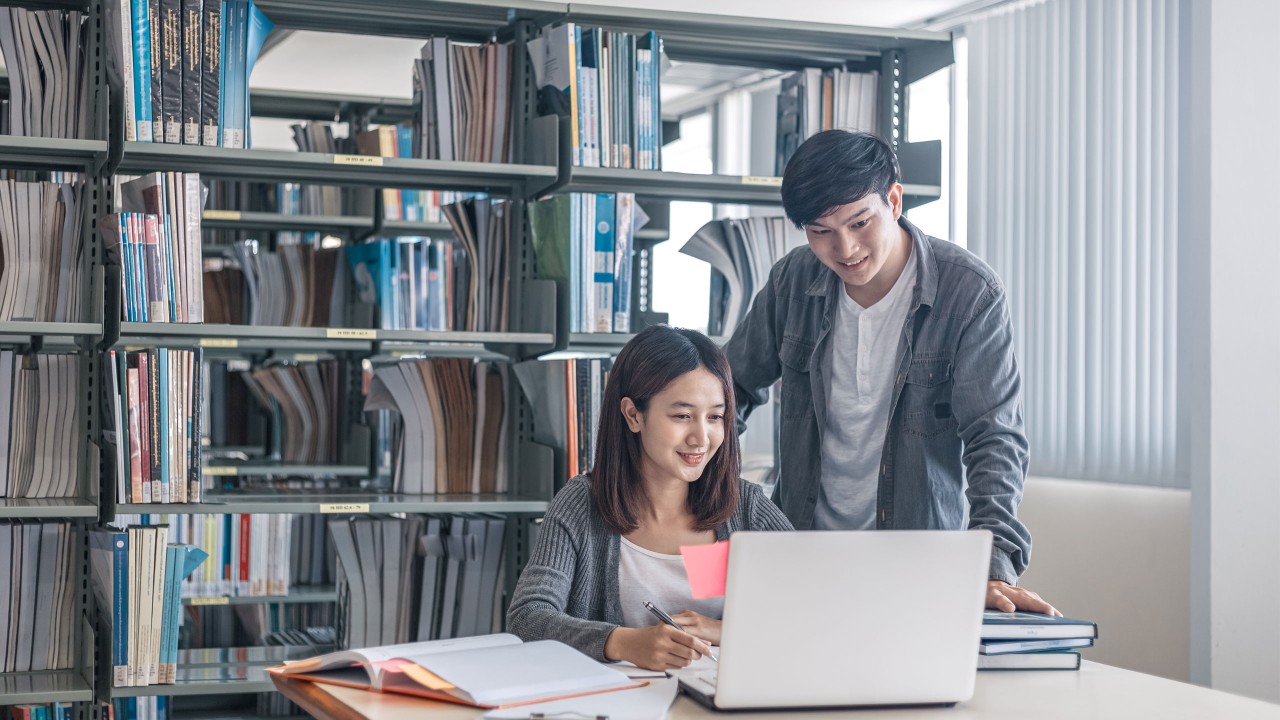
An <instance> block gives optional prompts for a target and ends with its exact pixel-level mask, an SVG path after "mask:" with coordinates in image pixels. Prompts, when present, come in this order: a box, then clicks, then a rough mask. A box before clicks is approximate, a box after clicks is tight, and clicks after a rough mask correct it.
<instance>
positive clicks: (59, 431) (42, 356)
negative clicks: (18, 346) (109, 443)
mask: <svg viewBox="0 0 1280 720" xmlns="http://www.w3.org/2000/svg"><path fill="white" fill-rule="evenodd" d="M80 371H81V365H80V358H79V357H78V356H76V355H56V354H51V353H31V354H26V355H21V354H18V353H16V352H14V351H13V350H9V349H0V497H12V498H66V497H76V496H77V495H78V494H79V485H80V482H79V481H80V472H81V465H82V463H81V461H80V455H79V450H80V447H81V446H80V444H79V433H80V430H81V425H82V423H83V419H84V403H83V402H81V401H80Z"/></svg>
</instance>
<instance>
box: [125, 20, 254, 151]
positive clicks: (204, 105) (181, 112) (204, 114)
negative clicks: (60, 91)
mask: <svg viewBox="0 0 1280 720" xmlns="http://www.w3.org/2000/svg"><path fill="white" fill-rule="evenodd" d="M105 5H106V13H107V16H106V25H107V27H106V30H107V35H108V38H109V40H108V42H109V45H110V50H111V58H112V63H111V70H112V71H113V72H112V74H113V77H114V78H118V79H119V82H120V87H121V89H122V91H123V93H124V111H125V139H126V140H130V141H138V142H163V143H181V144H183V145H209V146H218V145H220V146H223V147H233V148H243V147H248V127H249V75H250V74H251V73H252V72H253V66H254V63H255V62H256V61H257V59H258V53H259V51H260V50H261V49H262V44H263V42H265V41H266V39H267V34H268V33H270V32H271V29H272V27H273V26H272V24H271V21H270V20H268V19H267V18H266V16H265V15H263V14H262V13H261V12H259V11H258V9H257V8H256V7H255V6H254V4H253V0H216V1H215V0H203V1H202V0H108V2H106V3H105Z"/></svg>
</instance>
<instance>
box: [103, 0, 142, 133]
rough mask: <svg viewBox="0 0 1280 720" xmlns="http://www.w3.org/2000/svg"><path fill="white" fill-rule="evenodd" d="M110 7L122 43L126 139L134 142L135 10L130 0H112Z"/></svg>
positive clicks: (135, 115) (122, 82)
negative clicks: (113, 13)
mask: <svg viewBox="0 0 1280 720" xmlns="http://www.w3.org/2000/svg"><path fill="white" fill-rule="evenodd" d="M110 2H111V3H112V4H111V6H110V7H112V8H114V12H115V13H116V15H115V17H114V19H115V20H116V23H117V27H116V31H117V33H118V34H117V38H118V39H119V41H120V57H119V58H117V60H118V61H119V65H120V84H121V89H122V90H123V91H124V139H125V140H126V141H128V142H134V141H136V140H137V139H138V116H137V112H138V110H137V105H136V104H135V100H134V98H135V97H137V95H136V91H135V90H134V87H133V72H134V67H133V62H134V61H133V9H132V7H131V5H130V2H129V0H110Z"/></svg>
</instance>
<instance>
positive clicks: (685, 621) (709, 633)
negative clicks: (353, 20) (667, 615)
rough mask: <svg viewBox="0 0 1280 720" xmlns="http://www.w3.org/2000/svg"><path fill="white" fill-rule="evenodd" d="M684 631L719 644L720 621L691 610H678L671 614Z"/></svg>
mask: <svg viewBox="0 0 1280 720" xmlns="http://www.w3.org/2000/svg"><path fill="white" fill-rule="evenodd" d="M671 619H672V620H675V621H676V623H677V624H679V625H680V627H682V628H684V631H685V632H687V633H689V634H690V635H692V636H694V637H696V638H698V639H699V640H702V641H704V642H706V643H708V644H710V645H719V644H720V621H719V620H716V619H715V618H709V617H707V616H705V615H699V614H698V613H696V612H694V611H692V610H685V611H683V612H678V613H676V614H675V615H672V616H671Z"/></svg>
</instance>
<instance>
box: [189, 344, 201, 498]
mask: <svg viewBox="0 0 1280 720" xmlns="http://www.w3.org/2000/svg"><path fill="white" fill-rule="evenodd" d="M191 374H192V392H191V398H192V401H191V423H192V430H191V470H190V475H189V477H188V480H187V482H188V484H189V485H190V492H189V493H188V497H187V500H188V501H189V502H201V501H202V499H203V493H202V491H201V481H202V479H203V477H202V475H201V472H200V471H201V468H202V466H203V463H204V442H203V438H204V420H203V413H201V412H200V405H201V402H200V400H201V398H202V397H203V396H204V350H202V349H199V348H197V349H196V351H195V357H194V358H193V359H192V369H191Z"/></svg>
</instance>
